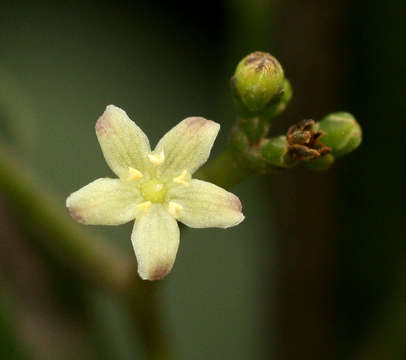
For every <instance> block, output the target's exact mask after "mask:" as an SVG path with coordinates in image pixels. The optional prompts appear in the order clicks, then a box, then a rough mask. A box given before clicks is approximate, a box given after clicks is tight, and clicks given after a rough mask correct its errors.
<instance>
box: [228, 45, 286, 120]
mask: <svg viewBox="0 0 406 360" xmlns="http://www.w3.org/2000/svg"><path fill="white" fill-rule="evenodd" d="M232 86H233V87H234V89H233V90H234V93H235V94H236V95H237V96H238V97H239V100H240V101H241V102H242V104H243V105H244V106H245V107H246V108H247V110H249V111H251V112H259V111H261V110H263V109H264V108H265V106H266V105H267V104H268V103H269V102H270V101H272V100H274V99H275V98H277V97H278V96H281V95H282V91H283V86H284V75H283V69H282V66H281V65H280V64H279V62H278V60H276V59H275V58H274V57H273V56H271V55H270V54H268V53H264V52H260V51H256V52H254V53H251V54H249V55H248V56H246V57H245V58H244V59H242V60H241V61H240V63H239V64H238V66H237V69H236V70H235V73H234V76H233V78H232Z"/></svg>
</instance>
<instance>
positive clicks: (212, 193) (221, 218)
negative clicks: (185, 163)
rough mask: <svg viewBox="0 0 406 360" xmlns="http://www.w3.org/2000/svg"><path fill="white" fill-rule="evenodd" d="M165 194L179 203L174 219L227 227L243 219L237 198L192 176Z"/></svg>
mask: <svg viewBox="0 0 406 360" xmlns="http://www.w3.org/2000/svg"><path fill="white" fill-rule="evenodd" d="M167 196H168V198H169V199H171V200H173V202H175V204H178V205H180V206H181V207H182V210H179V211H178V215H177V219H178V220H179V221H181V222H183V223H184V224H185V225H187V226H190V227H192V228H207V227H220V228H228V227H231V226H235V225H238V224H239V223H240V222H241V221H243V220H244V215H243V214H242V212H241V210H242V207H241V202H240V199H239V198H238V197H237V196H235V195H234V194H232V193H230V192H228V191H226V190H224V189H222V188H221V187H219V186H217V185H214V184H211V183H208V182H206V181H201V180H196V179H193V180H192V181H191V182H190V183H189V186H176V187H173V188H171V189H170V190H169V192H168V195H167Z"/></svg>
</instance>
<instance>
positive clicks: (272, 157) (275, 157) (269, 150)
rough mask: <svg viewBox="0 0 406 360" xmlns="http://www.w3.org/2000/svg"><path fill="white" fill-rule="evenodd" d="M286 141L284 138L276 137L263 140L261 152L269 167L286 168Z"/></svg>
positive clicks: (287, 145)
mask: <svg viewBox="0 0 406 360" xmlns="http://www.w3.org/2000/svg"><path fill="white" fill-rule="evenodd" d="M288 147H289V144H288V141H287V139H286V136H278V137H274V138H271V139H268V140H265V141H264V143H263V145H262V148H261V152H262V156H263V158H264V159H265V160H266V161H267V162H268V163H269V164H271V165H274V166H278V167H287V164H286V157H285V156H286V154H287V152H288Z"/></svg>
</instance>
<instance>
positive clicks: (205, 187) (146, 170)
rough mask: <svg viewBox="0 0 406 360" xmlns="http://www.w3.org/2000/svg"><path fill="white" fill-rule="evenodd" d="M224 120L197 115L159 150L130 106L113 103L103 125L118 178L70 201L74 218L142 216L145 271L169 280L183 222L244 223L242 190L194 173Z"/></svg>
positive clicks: (137, 239) (102, 139) (139, 237)
mask: <svg viewBox="0 0 406 360" xmlns="http://www.w3.org/2000/svg"><path fill="white" fill-rule="evenodd" d="M219 129H220V125H219V124H217V123H215V122H213V121H210V120H206V119H204V118H202V117H189V118H187V119H185V120H183V121H181V122H180V123H179V124H178V125H176V126H175V127H174V128H172V129H171V130H170V131H169V132H168V133H166V134H165V136H164V137H163V138H162V139H161V140H160V141H159V142H158V145H157V146H156V147H155V149H154V150H153V151H151V148H150V145H149V141H148V138H147V137H146V135H145V134H144V133H143V132H142V130H141V129H140V128H139V127H138V126H137V125H136V124H135V123H134V122H133V121H131V120H130V119H129V117H128V116H127V114H126V113H125V111H123V110H121V109H120V108H118V107H116V106H113V105H109V106H107V108H106V111H105V112H104V114H103V115H102V116H101V117H100V118H99V120H98V121H97V123H96V135H97V138H98V140H99V143H100V146H101V148H102V151H103V154H104V157H105V159H106V161H107V163H108V165H109V166H110V168H111V169H112V170H113V171H114V173H116V174H117V176H118V177H119V178H118V179H110V178H101V179H97V180H95V181H93V182H91V183H90V184H89V185H87V186H85V187H83V188H81V189H80V190H78V191H76V192H74V193H73V194H71V195H70V196H69V197H68V198H67V200H66V206H67V207H68V209H69V211H70V213H71V215H72V217H73V218H74V219H75V220H77V221H79V222H81V223H83V224H88V225H119V224H124V223H126V222H129V221H131V220H134V219H135V224H134V229H133V232H132V235H131V240H132V243H133V246H134V250H135V255H136V257H137V261H138V273H139V274H140V276H141V278H143V279H147V280H157V279H162V278H163V277H164V276H165V275H167V274H168V273H169V271H170V270H171V268H172V266H173V263H174V261H175V257H176V253H177V250H178V246H179V227H178V224H177V221H180V222H182V223H184V224H185V225H187V226H190V227H193V228H207V227H220V228H227V227H230V226H235V225H237V224H239V223H240V222H241V221H243V220H244V215H243V214H242V212H241V202H240V200H239V199H238V197H236V196H235V195H234V194H232V193H229V192H227V191H225V190H224V189H222V188H220V187H218V186H216V185H214V184H211V183H208V182H205V181H201V180H197V179H192V177H191V175H192V174H193V173H194V172H195V171H196V170H197V169H198V168H199V167H200V166H201V165H202V164H204V163H205V162H206V161H207V159H208V157H209V155H210V150H211V148H212V146H213V143H214V140H215V138H216V136H217V133H218V131H219Z"/></svg>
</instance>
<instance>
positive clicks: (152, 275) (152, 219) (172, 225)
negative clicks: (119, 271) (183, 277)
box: [131, 204, 179, 280]
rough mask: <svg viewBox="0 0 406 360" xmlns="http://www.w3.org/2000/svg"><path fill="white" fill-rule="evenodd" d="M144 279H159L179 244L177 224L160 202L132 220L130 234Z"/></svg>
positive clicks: (168, 268) (167, 268)
mask: <svg viewBox="0 0 406 360" xmlns="http://www.w3.org/2000/svg"><path fill="white" fill-rule="evenodd" d="M131 241H132V243H133V246H134V251H135V255H136V256H137V261H138V273H139V274H140V276H141V278H142V279H144V280H159V279H162V278H163V277H164V276H166V275H167V274H168V273H169V272H170V271H171V269H172V266H173V263H174V262H175V258H176V253H177V251H178V246H179V227H178V224H177V222H176V220H175V219H174V218H173V217H172V216H171V215H169V213H168V212H167V211H166V210H165V209H164V207H163V206H162V205H161V204H153V205H152V206H151V207H150V208H149V209H148V211H147V212H146V214H145V215H143V216H141V217H140V218H138V219H137V220H136V221H135V225H134V230H133V232H132V235H131Z"/></svg>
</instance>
